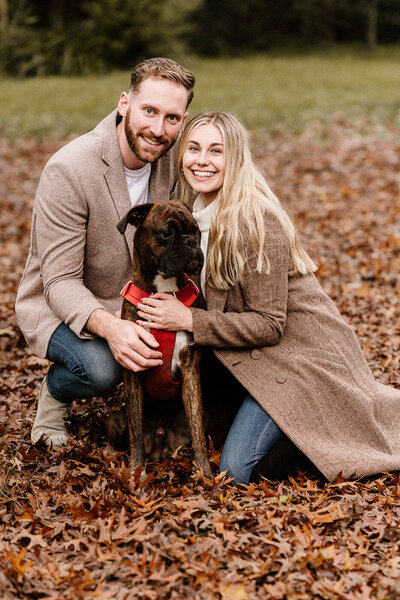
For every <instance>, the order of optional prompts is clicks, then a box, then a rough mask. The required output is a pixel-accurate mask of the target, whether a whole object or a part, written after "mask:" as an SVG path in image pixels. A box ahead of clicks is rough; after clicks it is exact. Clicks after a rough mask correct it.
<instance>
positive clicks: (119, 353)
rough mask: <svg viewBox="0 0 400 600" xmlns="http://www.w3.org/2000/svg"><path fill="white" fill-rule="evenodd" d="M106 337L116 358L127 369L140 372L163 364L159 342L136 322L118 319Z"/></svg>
mask: <svg viewBox="0 0 400 600" xmlns="http://www.w3.org/2000/svg"><path fill="white" fill-rule="evenodd" d="M106 339H107V342H108V345H109V346H110V350H111V352H112V353H113V355H114V357H115V359H116V360H117V361H118V362H119V363H120V364H121V365H122V366H123V367H125V368H126V369H130V370H131V371H135V372H139V371H144V370H145V369H149V368H150V367H158V366H159V365H162V360H160V359H161V357H162V354H161V352H158V351H157V347H158V346H159V344H158V342H157V341H156V340H155V339H154V336H153V335H152V334H151V333H150V332H149V331H146V330H145V329H143V327H139V326H138V325H137V324H136V323H132V322H131V321H124V320H121V319H118V321H117V322H116V323H115V324H114V327H113V328H112V329H111V330H110V331H109V332H108V335H107V338H106Z"/></svg>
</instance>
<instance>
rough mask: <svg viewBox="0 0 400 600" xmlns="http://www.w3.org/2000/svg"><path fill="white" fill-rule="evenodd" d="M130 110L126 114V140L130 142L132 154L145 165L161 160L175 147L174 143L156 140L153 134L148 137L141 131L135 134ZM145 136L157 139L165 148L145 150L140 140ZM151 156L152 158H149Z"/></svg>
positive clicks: (160, 139) (163, 139) (161, 139)
mask: <svg viewBox="0 0 400 600" xmlns="http://www.w3.org/2000/svg"><path fill="white" fill-rule="evenodd" d="M129 116H130V110H128V112H127V113H126V117H125V135H126V139H127V141H128V144H129V147H130V149H131V150H132V152H133V153H134V155H135V156H136V157H137V158H138V159H139V160H141V161H142V162H144V163H152V162H154V161H155V160H158V159H159V158H161V156H164V154H166V152H168V150H169V149H170V148H171V146H172V145H173V143H174V142H170V143H168V142H167V141H165V140H166V138H164V137H161V138H155V137H154V136H153V134H149V135H146V132H145V131H141V132H138V133H134V132H133V129H132V127H131V125H130V119H129ZM143 135H145V137H148V138H149V139H153V138H154V139H156V140H157V141H158V142H161V143H162V144H164V147H163V148H161V149H157V150H156V149H154V150H152V148H150V147H149V148H146V149H143V148H142V147H141V145H140V138H141V137H142V136H143ZM149 155H150V156H149Z"/></svg>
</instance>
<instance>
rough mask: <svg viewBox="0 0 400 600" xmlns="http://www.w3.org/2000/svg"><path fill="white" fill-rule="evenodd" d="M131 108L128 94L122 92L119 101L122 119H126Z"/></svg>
mask: <svg viewBox="0 0 400 600" xmlns="http://www.w3.org/2000/svg"><path fill="white" fill-rule="evenodd" d="M128 108H129V96H128V94H127V93H126V92H122V93H121V96H120V98H119V101H118V112H119V114H120V115H121V117H126V113H127V112H128Z"/></svg>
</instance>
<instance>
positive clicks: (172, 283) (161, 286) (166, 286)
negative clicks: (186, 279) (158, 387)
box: [153, 275, 187, 379]
mask: <svg viewBox="0 0 400 600" xmlns="http://www.w3.org/2000/svg"><path fill="white" fill-rule="evenodd" d="M153 283H154V285H155V286H156V288H157V292H177V291H178V286H177V284H176V277H170V278H169V279H164V278H163V277H162V276H161V275H156V276H155V278H154V282H153ZM185 346H187V334H186V331H177V332H176V338H175V346H174V351H173V354H172V361H171V377H172V379H178V378H179V372H180V366H181V363H180V360H179V353H180V351H181V350H182V348H184V347H185Z"/></svg>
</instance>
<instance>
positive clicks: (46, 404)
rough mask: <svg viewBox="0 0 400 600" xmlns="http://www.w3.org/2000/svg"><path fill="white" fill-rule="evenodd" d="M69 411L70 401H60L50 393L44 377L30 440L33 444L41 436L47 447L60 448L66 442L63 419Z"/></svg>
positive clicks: (66, 435) (66, 436)
mask: <svg viewBox="0 0 400 600" xmlns="http://www.w3.org/2000/svg"><path fill="white" fill-rule="evenodd" d="M70 411H71V403H70V402H60V401H59V400H56V399H55V398H53V396H52V395H51V394H50V392H49V390H48V387H47V381H46V377H45V378H44V379H43V381H42V385H41V386H40V391H39V399H38V409H37V413H36V417H35V421H34V423H33V427H32V432H31V440H32V442H33V443H34V444H35V443H36V442H38V441H39V440H40V438H41V437H42V436H44V437H43V440H44V443H45V444H46V446H47V447H48V448H60V446H65V445H66V444H67V442H68V433H67V430H66V428H65V419H67V418H68V416H69V413H70Z"/></svg>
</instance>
